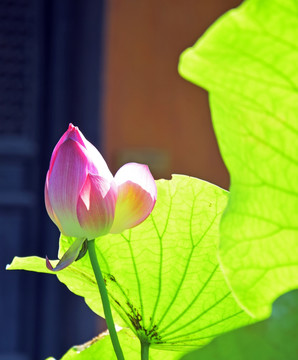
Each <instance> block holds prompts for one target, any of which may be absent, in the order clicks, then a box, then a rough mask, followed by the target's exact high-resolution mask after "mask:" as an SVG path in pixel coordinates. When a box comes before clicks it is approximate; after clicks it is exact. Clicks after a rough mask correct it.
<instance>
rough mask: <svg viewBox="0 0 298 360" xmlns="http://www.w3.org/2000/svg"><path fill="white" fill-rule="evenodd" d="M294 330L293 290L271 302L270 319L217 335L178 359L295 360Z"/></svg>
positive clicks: (296, 306) (296, 297)
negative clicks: (201, 346) (207, 342)
mask: <svg viewBox="0 0 298 360" xmlns="http://www.w3.org/2000/svg"><path fill="white" fill-rule="evenodd" d="M297 331H298V291H297V290H296V291H293V292H291V293H288V294H285V295H283V296H282V297H281V298H280V299H278V300H277V301H276V302H275V303H274V304H273V310H272V315H271V317H270V318H269V319H267V320H265V321H262V322H260V323H257V324H254V325H250V326H247V327H243V328H241V329H238V330H234V331H232V332H230V333H228V334H225V335H222V336H219V337H218V338H216V339H214V340H213V341H212V342H211V343H210V344H208V345H207V346H206V347H204V348H203V349H199V350H196V351H194V352H192V353H189V354H187V355H185V356H183V357H182V358H181V360H198V359H199V360H215V359H216V360H240V359H245V360H256V359H261V360H285V359H286V360H297V355H298V342H297Z"/></svg>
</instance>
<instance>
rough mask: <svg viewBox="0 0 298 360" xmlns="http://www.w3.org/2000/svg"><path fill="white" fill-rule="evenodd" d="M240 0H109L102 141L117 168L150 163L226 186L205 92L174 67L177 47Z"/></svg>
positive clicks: (157, 170) (166, 172) (164, 173)
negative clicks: (126, 163) (125, 163)
mask: <svg viewBox="0 0 298 360" xmlns="http://www.w3.org/2000/svg"><path fill="white" fill-rule="evenodd" d="M240 2H241V1H239V0H208V1H203V0H108V10H107V25H106V26H107V35H106V36H107V37H106V67H105V99H104V123H105V125H104V148H105V156H106V159H107V161H108V163H109V165H110V167H111V170H112V171H113V172H115V171H116V170H117V168H118V167H119V166H120V165H121V164H123V163H124V162H127V161H138V162H144V163H148V164H149V166H150V168H151V170H152V172H153V174H154V176H155V177H156V178H159V177H165V178H170V174H171V173H182V174H187V175H192V176H196V177H200V178H202V179H205V180H208V181H211V182H213V183H215V184H218V185H220V186H222V187H226V188H227V187H228V183H229V179H228V173H227V171H226V169H225V167H224V165H223V163H222V160H221V158H220V155H219V152H218V148H217V144H216V140H215V137H214V133H213V130H212V125H211V120H210V113H209V107H208V99H207V94H206V92H205V91H204V90H202V89H200V88H198V87H196V86H194V85H192V84H191V83H188V82H187V81H185V80H183V79H182V78H181V77H180V76H179V75H178V72H177V64H178V59H179V54H180V53H181V52H182V51H183V50H184V49H185V48H187V47H189V46H191V45H192V44H193V43H194V42H195V41H196V40H197V38H198V37H199V36H200V35H201V34H202V33H203V32H204V31H205V30H206V28H207V27H208V26H209V25H210V24H212V22H213V21H214V20H215V19H216V18H218V17H219V16H220V15H221V14H222V13H223V12H225V11H226V10H228V9H229V8H231V7H235V6H237V5H238V4H239V3H240Z"/></svg>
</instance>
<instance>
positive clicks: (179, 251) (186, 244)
mask: <svg viewBox="0 0 298 360" xmlns="http://www.w3.org/2000/svg"><path fill="white" fill-rule="evenodd" d="M157 186H158V200H157V203H156V206H155V208H154V211H153V212H152V214H151V216H150V217H149V218H148V219H147V220H146V221H145V222H144V223H142V224H141V225H139V226H137V227H136V228H134V229H132V230H128V231H125V232H123V233H122V234H116V235H115V234H110V235H106V236H104V237H102V238H98V239H97V240H96V251H97V255H98V259H99V263H100V266H101V268H102V271H103V273H104V278H105V281H106V286H107V290H108V292H109V296H110V299H111V303H112V306H113V307H114V310H115V311H116V312H115V311H114V313H115V320H116V323H118V324H120V325H122V326H128V327H130V328H131V329H132V331H133V332H134V333H135V334H136V335H137V336H138V337H139V338H140V339H144V338H146V339H147V340H148V342H150V343H151V345H152V347H156V348H168V347H170V348H171V349H181V348H184V347H187V346H203V345H204V344H206V343H207V342H209V341H210V340H211V339H212V338H213V337H214V336H216V335H218V334H220V333H223V332H225V331H228V330H230V329H234V328H237V327H239V326H242V325H243V324H247V323H248V322H250V321H251V318H250V317H249V316H248V315H247V314H246V313H245V312H244V311H243V310H242V309H241V308H240V307H239V305H238V304H237V302H236V301H235V299H234V297H233V296H232V294H231V292H230V290H229V288H228V286H227V284H226V281H225V279H224V276H223V274H222V272H221V270H220V268H219V264H218V260H217V247H218V238H219V233H218V224H219V220H220V218H221V215H222V212H223V209H224V208H225V206H226V203H227V197H228V194H227V192H226V191H224V190H222V189H220V188H218V187H217V186H215V185H212V184H209V183H207V182H204V181H202V180H199V179H195V178H191V177H187V176H178V175H176V176H174V177H173V179H172V180H171V181H167V180H160V181H158V182H157ZM73 241H74V239H72V238H67V237H64V236H61V239H60V247H61V249H60V257H61V256H62V255H63V253H65V251H66V250H67V249H68V248H69V246H70V244H71V243H73ZM10 269H26V270H33V271H42V272H48V270H47V269H46V268H45V264H44V260H42V259H38V258H27V259H26V258H25V259H19V258H18V259H15V260H14V261H13V263H12V265H11V266H10ZM57 276H58V278H59V280H60V281H62V282H63V283H65V284H66V285H67V286H68V287H69V288H70V290H71V291H73V292H75V293H76V294H78V295H80V296H84V298H85V300H86V302H87V304H88V305H89V306H90V308H91V309H93V310H94V311H95V312H96V313H98V314H100V315H103V312H102V309H101V306H100V301H99V296H98V292H97V288H96V283H95V279H94V276H93V274H92V269H91V265H90V261H89V257H88V256H85V257H84V258H82V259H81V260H79V261H77V262H75V263H73V264H72V265H70V266H69V267H67V268H66V269H64V270H61V271H60V272H58V273H57Z"/></svg>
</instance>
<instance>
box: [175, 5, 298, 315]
mask: <svg viewBox="0 0 298 360" xmlns="http://www.w3.org/2000/svg"><path fill="white" fill-rule="evenodd" d="M297 39H298V3H297V0H247V1H245V2H244V3H243V4H242V5H241V6H240V7H239V8H238V9H236V10H232V11H230V12H228V13H227V14H225V15H224V16H223V17H222V18H221V19H219V20H218V21H217V22H216V23H215V24H214V25H213V26H212V27H211V28H210V29H209V30H208V31H207V32H206V34H205V35H204V36H203V37H202V38H201V39H199V41H198V42H197V43H196V44H195V45H194V47H193V48H190V49H188V50H186V51H185V52H184V53H183V54H182V56H181V60H180V66H179V69H180V73H181V74H182V76H184V77H185V78H186V79H188V80H190V81H192V82H194V83H196V84H197V85H199V86H202V87H204V88H206V89H207V90H208V91H209V94H210V105H211V112H212V117H213V123H214V128H215V132H216V136H217V139H218V142H219V146H220V150H221V153H222V156H223V158H224V161H225V163H226V165H227V167H228V169H229V172H230V175H231V188H230V191H231V194H230V198H229V202H228V206H227V209H226V211H225V215H224V217H223V219H222V222H221V228H220V231H221V243H220V259H221V262H222V265H223V268H224V271H225V274H226V276H227V279H228V282H229V283H230V286H231V288H232V289H233V291H234V292H235V294H236V296H237V298H238V300H239V301H240V303H241V304H242V305H243V306H244V307H245V308H246V309H247V310H248V311H249V312H251V313H252V314H254V315H255V316H257V317H260V318H262V317H265V316H268V315H269V313H270V310H271V304H272V301H274V299H276V298H277V297H278V296H279V295H281V294H282V293H284V292H287V291H289V290H291V289H294V288H297V287H298V236H297V234H298V233H297V212H298V191H297V178H298V162H297V154H298V121H297V114H298V91H297V89H298V67H297V64H298V44H297Z"/></svg>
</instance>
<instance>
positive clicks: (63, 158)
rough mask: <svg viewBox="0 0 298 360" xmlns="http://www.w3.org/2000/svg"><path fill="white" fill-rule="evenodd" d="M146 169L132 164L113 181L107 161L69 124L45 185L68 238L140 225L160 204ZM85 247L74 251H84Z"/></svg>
mask: <svg viewBox="0 0 298 360" xmlns="http://www.w3.org/2000/svg"><path fill="white" fill-rule="evenodd" d="M156 196H157V190H156V184H155V181H154V179H153V177H152V175H151V173H150V171H149V168H148V167H147V166H146V165H142V164H137V163H128V164H126V165H124V166H122V167H121V168H120V169H119V170H118V172H117V173H116V175H115V178H113V175H112V174H111V172H110V170H109V169H108V166H107V164H106V162H105V161H104V159H103V157H102V156H101V155H100V153H99V152H98V151H97V149H96V148H95V147H94V146H93V145H92V144H91V143H90V142H89V141H87V140H86V139H85V137H84V136H83V134H82V133H81V132H80V131H79V129H78V128H77V127H74V126H73V125H72V124H70V125H69V128H68V130H67V131H66V133H65V134H64V135H63V136H62V137H61V139H60V140H59V142H58V143H57V145H56V146H55V148H54V151H53V154H52V157H51V161H50V168H49V171H48V173H47V177H46V183H45V204H46V209H47V212H48V214H49V216H50V218H51V219H52V221H53V222H54V223H55V224H56V225H57V227H58V228H59V230H60V232H61V233H63V234H64V235H68V236H73V237H77V238H82V239H89V240H90V239H94V238H96V237H99V236H101V235H105V234H107V233H109V232H112V233H120V232H122V231H123V230H125V229H129V228H131V227H134V226H136V225H138V224H140V223H141V222H142V221H144V220H145V219H146V218H147V217H148V216H149V214H150V213H151V211H152V209H153V207H154V205H155V202H156ZM79 247H80V243H78V245H77V246H76V249H75V251H74V253H77V251H79Z"/></svg>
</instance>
